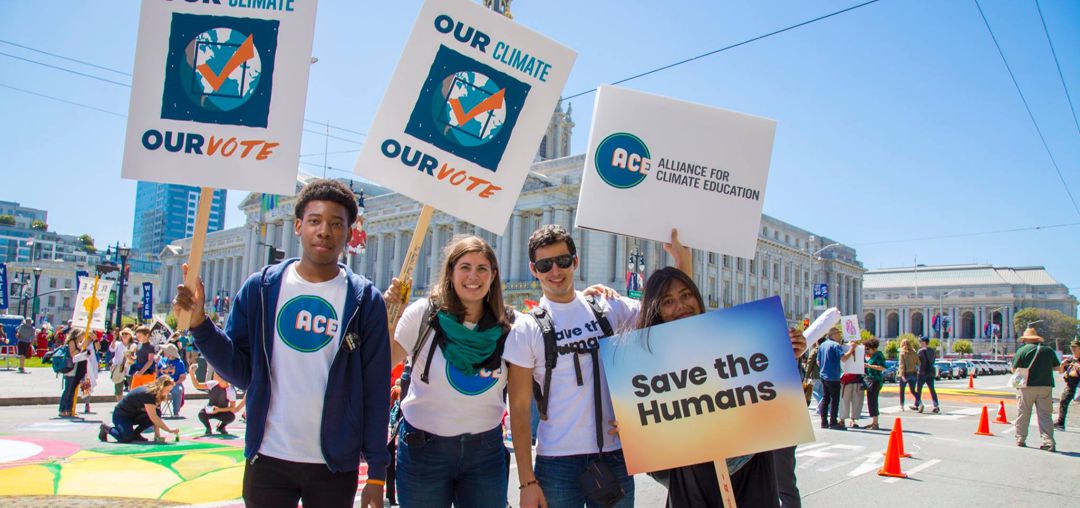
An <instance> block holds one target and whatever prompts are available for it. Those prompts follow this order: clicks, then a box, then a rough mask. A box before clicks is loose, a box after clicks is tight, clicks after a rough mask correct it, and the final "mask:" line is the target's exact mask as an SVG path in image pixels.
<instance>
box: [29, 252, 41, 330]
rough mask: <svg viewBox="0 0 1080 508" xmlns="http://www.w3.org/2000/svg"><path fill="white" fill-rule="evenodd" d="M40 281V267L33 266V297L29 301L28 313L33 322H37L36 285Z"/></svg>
mask: <svg viewBox="0 0 1080 508" xmlns="http://www.w3.org/2000/svg"><path fill="white" fill-rule="evenodd" d="M40 282H41V268H38V267H36V266H35V267H34V299H33V300H31V302H30V309H31V310H30V314H31V319H33V320H34V324H35V325H36V324H37V311H38V301H37V299H38V286H40V285H41V284H40Z"/></svg>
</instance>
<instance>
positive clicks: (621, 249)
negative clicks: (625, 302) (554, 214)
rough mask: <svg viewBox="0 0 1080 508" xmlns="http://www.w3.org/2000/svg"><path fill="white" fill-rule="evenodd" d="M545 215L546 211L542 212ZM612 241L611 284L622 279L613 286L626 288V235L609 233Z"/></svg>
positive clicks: (627, 261) (628, 255) (628, 256)
mask: <svg viewBox="0 0 1080 508" xmlns="http://www.w3.org/2000/svg"><path fill="white" fill-rule="evenodd" d="M544 213H545V215H547V214H548V212H544ZM611 238H612V241H614V242H615V270H614V272H615V275H614V277H613V279H612V281H611V282H612V284H616V283H617V282H619V281H622V284H616V285H615V286H613V287H614V288H615V289H622V290H625V289H626V280H625V279H626V267H627V266H629V263H630V253H629V252H628V250H627V248H626V241H627V240H626V237H625V236H622V235H611Z"/></svg>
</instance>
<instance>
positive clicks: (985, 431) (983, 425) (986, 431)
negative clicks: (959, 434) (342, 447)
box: [975, 406, 994, 436]
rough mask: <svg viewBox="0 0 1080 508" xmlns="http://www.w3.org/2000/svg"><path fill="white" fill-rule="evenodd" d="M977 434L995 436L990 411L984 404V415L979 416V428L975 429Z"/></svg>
mask: <svg viewBox="0 0 1080 508" xmlns="http://www.w3.org/2000/svg"><path fill="white" fill-rule="evenodd" d="M975 435H976V436H993V435H994V434H993V433H991V432H990V412H989V411H987V410H986V406H983V410H982V416H980V417H979V430H977V431H975Z"/></svg>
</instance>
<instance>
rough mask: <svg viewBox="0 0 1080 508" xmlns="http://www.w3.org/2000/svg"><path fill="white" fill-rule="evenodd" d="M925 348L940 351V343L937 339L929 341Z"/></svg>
mask: <svg viewBox="0 0 1080 508" xmlns="http://www.w3.org/2000/svg"><path fill="white" fill-rule="evenodd" d="M926 347H928V348H930V349H933V350H934V351H941V341H940V340H937V339H930V344H929V345H927V346H926Z"/></svg>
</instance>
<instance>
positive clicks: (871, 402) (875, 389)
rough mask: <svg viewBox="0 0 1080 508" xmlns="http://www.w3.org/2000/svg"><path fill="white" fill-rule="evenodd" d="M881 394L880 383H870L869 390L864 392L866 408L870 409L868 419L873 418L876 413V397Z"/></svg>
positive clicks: (877, 412)
mask: <svg viewBox="0 0 1080 508" xmlns="http://www.w3.org/2000/svg"><path fill="white" fill-rule="evenodd" d="M901 393H903V392H901ZM880 394H881V382H880V381H874V380H872V381H870V388H869V389H867V390H866V406H867V407H868V408H870V417H871V418H872V417H875V416H877V415H878V414H880V412H879V411H878V396H879V395H880Z"/></svg>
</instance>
